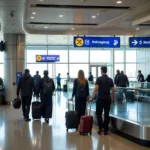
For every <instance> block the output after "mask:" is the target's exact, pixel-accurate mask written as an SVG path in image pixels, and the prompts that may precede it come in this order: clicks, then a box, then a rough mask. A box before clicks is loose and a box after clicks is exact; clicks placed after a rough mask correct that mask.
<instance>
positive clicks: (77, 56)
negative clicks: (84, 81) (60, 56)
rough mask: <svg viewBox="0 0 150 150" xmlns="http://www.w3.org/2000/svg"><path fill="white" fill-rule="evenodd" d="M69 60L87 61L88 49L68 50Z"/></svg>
mask: <svg viewBox="0 0 150 150" xmlns="http://www.w3.org/2000/svg"><path fill="white" fill-rule="evenodd" d="M69 57H70V58H69V60H70V62H85V63H88V58H89V53H88V50H70V51H69Z"/></svg>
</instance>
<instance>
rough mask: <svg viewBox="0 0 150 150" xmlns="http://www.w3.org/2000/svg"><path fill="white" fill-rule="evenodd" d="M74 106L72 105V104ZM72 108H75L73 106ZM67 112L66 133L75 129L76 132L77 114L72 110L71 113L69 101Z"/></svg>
mask: <svg viewBox="0 0 150 150" xmlns="http://www.w3.org/2000/svg"><path fill="white" fill-rule="evenodd" d="M73 105H74V104H73ZM73 108H75V107H74V106H73ZM68 110H69V111H67V112H66V115H65V117H66V130H67V132H68V129H76V130H78V125H79V116H78V113H77V112H76V111H75V110H73V111H70V109H69V101H68Z"/></svg>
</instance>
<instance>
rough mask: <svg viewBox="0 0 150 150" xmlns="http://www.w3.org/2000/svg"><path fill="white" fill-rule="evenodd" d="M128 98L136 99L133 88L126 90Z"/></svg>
mask: <svg viewBox="0 0 150 150" xmlns="http://www.w3.org/2000/svg"><path fill="white" fill-rule="evenodd" d="M126 100H127V101H129V100H130V101H135V91H133V90H127V91H126Z"/></svg>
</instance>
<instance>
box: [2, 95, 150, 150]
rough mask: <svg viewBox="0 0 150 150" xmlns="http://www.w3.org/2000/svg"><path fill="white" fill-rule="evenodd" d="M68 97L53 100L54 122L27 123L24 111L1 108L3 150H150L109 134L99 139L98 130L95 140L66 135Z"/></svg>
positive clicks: (6, 107) (58, 97) (95, 130)
mask: <svg viewBox="0 0 150 150" xmlns="http://www.w3.org/2000/svg"><path fill="white" fill-rule="evenodd" d="M67 98H68V97H67V96H66V95H64V94H63V93H58V94H57V93H56V96H55V97H54V99H53V104H54V107H53V119H52V120H51V121H50V123H49V125H47V124H45V123H44V121H43V120H42V121H33V120H32V121H31V122H29V123H26V122H24V121H23V119H22V112H21V110H14V109H13V108H11V107H9V106H0V150H149V148H146V147H142V146H139V145H137V144H135V143H132V142H131V141H129V140H127V139H124V138H122V137H119V136H118V135H115V134H112V133H110V135H108V136H104V135H102V136H98V135H97V133H96V132H97V129H96V127H94V128H93V134H92V136H80V135H79V133H78V132H75V131H74V130H70V131H69V133H67V132H66V128H65V111H66V100H67Z"/></svg>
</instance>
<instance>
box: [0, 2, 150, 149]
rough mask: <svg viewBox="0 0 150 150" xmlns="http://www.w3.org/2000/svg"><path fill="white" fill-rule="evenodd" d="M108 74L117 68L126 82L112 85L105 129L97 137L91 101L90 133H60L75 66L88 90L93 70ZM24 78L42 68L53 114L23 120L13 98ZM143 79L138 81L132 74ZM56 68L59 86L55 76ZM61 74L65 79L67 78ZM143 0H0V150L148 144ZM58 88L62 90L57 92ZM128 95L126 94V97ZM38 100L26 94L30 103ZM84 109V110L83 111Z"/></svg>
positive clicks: (149, 92)
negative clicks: (49, 85)
mask: <svg viewBox="0 0 150 150" xmlns="http://www.w3.org/2000/svg"><path fill="white" fill-rule="evenodd" d="M102 66H106V67H107V75H108V76H109V77H110V78H112V79H113V81H114V78H115V75H116V70H120V71H123V72H124V74H126V75H127V77H128V80H129V86H128V87H118V86H115V104H111V110H110V123H109V129H110V130H109V134H108V135H103V134H102V135H98V134H97V131H98V124H97V119H96V100H97V98H95V99H93V101H92V102H87V112H88V113H87V115H91V116H93V128H92V134H91V135H80V132H79V129H78V130H77V131H76V129H69V131H67V130H66V112H67V111H74V109H75V101H73V102H71V101H68V100H69V99H71V97H72V91H73V85H74V80H75V79H76V78H77V76H78V71H79V70H83V71H84V74H85V77H86V78H87V79H88V78H89V72H91V73H92V75H93V77H94V78H93V81H92V82H91V81H89V93H90V97H92V93H93V91H94V88H95V82H96V80H97V78H98V77H100V76H101V67H102ZM25 69H29V70H30V74H31V76H34V75H35V74H36V71H39V74H40V75H41V77H43V72H44V71H45V70H48V72H49V77H50V78H52V79H53V80H54V83H55V87H56V89H55V91H54V93H53V113H52V118H51V119H50V121H49V123H48V124H47V123H45V121H44V118H41V119H38V120H35V119H33V118H32V113H33V112H32V104H31V107H30V108H31V109H30V110H31V111H30V118H31V121H29V122H26V121H25V120H24V119H23V115H22V109H21V108H20V109H15V108H14V107H13V101H14V99H16V97H17V95H16V90H17V85H18V82H19V79H20V78H21V77H22V75H23V74H24V70H25ZM139 70H141V73H142V74H143V76H144V81H142V82H139V80H138V71H139ZM59 73H60V77H61V89H60V90H57V81H56V77H57V76H58V74H59ZM67 73H69V76H70V78H69V80H68V78H67ZM148 75H150V0H0V80H1V79H2V80H3V85H1V82H0V150H20V149H21V150H121V149H122V150H126V149H128V150H148V149H149V148H150V115H149V114H150V81H148V80H146V79H147V76H148ZM64 87H66V89H64ZM128 93H130V94H131V95H128ZM37 100H38V101H40V98H39V99H37V98H36V97H34V96H33V97H32V102H35V101H37ZM89 112H90V114H89Z"/></svg>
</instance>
